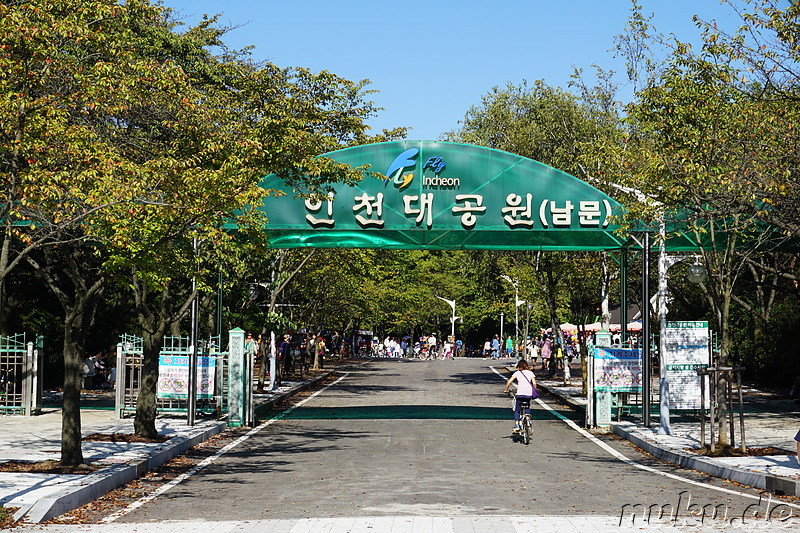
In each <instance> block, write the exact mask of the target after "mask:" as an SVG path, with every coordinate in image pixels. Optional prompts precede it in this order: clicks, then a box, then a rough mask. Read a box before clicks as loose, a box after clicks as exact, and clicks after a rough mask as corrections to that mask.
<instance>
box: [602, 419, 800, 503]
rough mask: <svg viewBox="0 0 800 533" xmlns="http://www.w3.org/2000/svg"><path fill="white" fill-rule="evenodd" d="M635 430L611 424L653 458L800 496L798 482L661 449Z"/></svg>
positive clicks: (773, 491) (631, 427)
mask: <svg viewBox="0 0 800 533" xmlns="http://www.w3.org/2000/svg"><path fill="white" fill-rule="evenodd" d="M635 428H636V426H634V425H632V424H620V423H616V424H612V426H611V431H612V432H613V433H614V434H615V435H618V436H620V437H622V438H623V439H626V440H628V441H630V442H631V443H633V444H635V445H636V446H638V447H639V448H641V449H643V450H644V451H646V452H647V453H649V454H650V455H652V456H654V457H656V458H658V459H661V460H663V461H667V462H669V463H672V464H676V465H678V466H681V467H684V468H689V469H692V470H697V471H699V472H704V473H706V474H710V475H712V476H715V477H719V478H723V479H729V480H731V481H735V482H736V483H741V484H742V485H748V486H750V487H755V488H757V489H763V490H766V491H769V492H772V493H782V494H785V495H788V496H800V482H798V481H795V480H793V479H788V478H784V477H777V476H772V475H770V474H765V473H762V472H753V471H751V470H744V469H741V468H736V467H733V466H728V465H724V464H720V463H717V462H715V461H714V460H713V459H708V458H706V457H703V456H699V455H695V454H693V453H690V452H684V451H680V450H670V449H667V448H662V447H660V446H658V445H657V444H655V443H653V442H651V441H648V440H647V439H644V438H642V437H640V436H639V435H637V434H636V432H635Z"/></svg>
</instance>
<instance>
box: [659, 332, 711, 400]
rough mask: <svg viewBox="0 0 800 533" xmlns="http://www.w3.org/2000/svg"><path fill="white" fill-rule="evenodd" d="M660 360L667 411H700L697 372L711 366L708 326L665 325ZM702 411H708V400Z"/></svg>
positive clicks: (698, 377)
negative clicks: (666, 387) (667, 387)
mask: <svg viewBox="0 0 800 533" xmlns="http://www.w3.org/2000/svg"><path fill="white" fill-rule="evenodd" d="M663 357H664V368H665V370H666V378H667V383H669V408H670V409H700V376H698V375H697V370H698V369H703V368H708V366H709V362H710V357H711V351H710V350H709V332H708V322H704V321H697V322H667V327H666V329H665V330H664V355H663ZM704 407H705V408H708V398H706V405H705V406H704Z"/></svg>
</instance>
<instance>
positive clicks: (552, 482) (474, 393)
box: [118, 359, 757, 523]
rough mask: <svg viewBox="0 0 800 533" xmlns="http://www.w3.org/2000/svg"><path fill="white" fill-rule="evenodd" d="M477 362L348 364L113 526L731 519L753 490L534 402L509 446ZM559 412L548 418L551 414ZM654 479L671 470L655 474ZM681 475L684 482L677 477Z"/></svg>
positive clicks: (493, 378)
mask: <svg viewBox="0 0 800 533" xmlns="http://www.w3.org/2000/svg"><path fill="white" fill-rule="evenodd" d="M498 363H499V362H497V361H488V360H483V359H460V360H456V361H452V360H447V361H405V360H377V361H373V362H370V363H368V364H365V365H361V366H354V367H352V369H350V371H349V372H348V373H347V374H346V375H345V376H344V378H343V379H342V380H341V381H339V382H337V383H336V384H334V385H332V386H330V387H329V388H326V389H324V390H322V391H321V392H320V393H319V394H318V395H317V396H315V397H313V398H312V399H310V400H309V401H308V402H307V403H305V404H303V405H302V406H301V407H299V408H297V409H296V410H294V411H292V412H291V413H289V414H287V415H286V416H285V417H284V418H282V419H281V420H278V421H276V422H274V423H272V424H269V425H266V426H264V427H263V428H262V429H261V430H260V431H258V432H257V433H255V434H254V435H252V436H251V437H250V438H249V439H248V440H246V441H244V442H243V443H241V444H240V445H238V446H237V447H235V448H233V449H232V450H231V451H230V452H228V453H226V454H225V455H223V456H222V457H220V458H219V459H218V460H217V461H216V462H214V463H212V464H211V465H209V466H208V467H206V468H204V469H202V470H200V471H198V472H197V473H196V474H194V475H193V476H191V477H189V478H188V479H186V480H185V481H183V482H182V483H180V484H178V485H177V486H175V487H173V488H171V489H170V490H168V491H166V492H165V493H164V494H162V495H161V496H159V497H157V498H155V499H154V500H153V501H151V502H149V503H147V504H145V505H143V506H142V507H140V508H139V509H137V510H135V511H133V512H130V513H129V514H126V515H125V516H123V517H121V518H119V520H118V521H119V522H127V523H136V522H153V521H164V520H201V521H202V520H208V521H224V520H260V519H278V518H280V519H297V518H308V517H317V518H322V517H360V516H397V515H412V516H462V515H463V516H483V515H516V516H520V515H543V516H565V515H568V516H592V515H598V516H599V515H603V516H616V515H619V514H620V512H621V511H622V509H623V507H624V506H626V505H629V506H630V505H634V504H643V505H645V506H650V505H659V506H668V505H669V504H672V506H680V507H682V508H683V507H685V508H686V509H689V508H690V507H691V506H694V509H701V508H702V506H707V507H706V508H710V507H709V506H711V505H713V506H716V509H717V511H718V512H720V510H724V511H726V512H729V513H730V514H731V515H732V516H734V515H738V514H741V513H743V512H745V510H746V509H748V506H751V507H750V509H751V510H752V509H753V507H752V506H753V505H754V503H757V502H755V501H754V500H753V499H748V498H746V497H743V496H739V495H737V494H730V493H726V492H720V491H718V490H715V489H714V488H712V487H722V488H727V489H728V490H731V491H734V492H747V493H749V494H751V495H756V494H757V492H756V491H754V490H750V489H746V488H741V487H735V486H732V485H731V484H728V483H726V482H723V481H720V480H715V479H709V478H708V477H707V476H704V475H702V474H699V473H696V472H691V471H686V470H680V469H677V468H675V467H672V466H670V465H664V464H660V463H658V462H657V461H655V460H653V459H652V458H650V457H649V456H646V455H644V454H642V453H640V452H638V451H637V450H636V449H634V448H633V447H632V446H630V445H629V444H628V443H627V442H623V441H619V440H615V439H613V438H611V437H609V436H601V437H600V440H601V441H602V442H603V443H605V444H606V445H607V446H610V447H611V448H612V449H613V450H617V451H618V452H621V453H622V454H624V455H625V456H626V457H627V458H628V459H629V460H630V461H631V462H633V463H635V464H631V462H626V461H622V460H620V459H619V458H618V457H615V456H613V455H612V454H611V453H609V451H608V450H607V449H604V448H603V447H601V446H599V445H598V444H597V443H596V442H595V441H593V440H591V439H590V438H588V437H587V436H586V435H585V434H583V433H581V432H579V431H577V430H576V429H575V428H573V427H570V426H569V425H568V424H567V423H566V422H565V421H564V420H563V419H562V418H561V417H564V418H566V419H570V418H571V419H576V415H575V414H574V413H573V412H572V411H570V410H569V409H568V408H566V407H562V406H559V405H558V404H557V403H556V402H555V401H554V400H553V399H552V398H548V397H547V396H543V397H542V398H541V399H542V400H543V401H544V404H546V405H549V406H550V407H551V408H552V409H553V410H554V412H551V411H549V410H547V409H546V408H545V407H544V404H540V405H536V406H535V410H534V426H535V434H534V442H532V443H531V445H530V446H525V445H523V444H521V443H515V442H512V439H511V428H512V426H513V414H512V411H511V409H510V404H511V402H510V399H509V398H508V397H507V396H504V395H503V394H502V389H503V384H504V380H503V378H501V377H500V376H498V375H497V373H495V372H494V371H493V370H492V369H491V368H490V365H492V364H494V365H495V366H498V367H499V364H498ZM559 415H560V416H561V417H559ZM637 465H644V466H647V467H650V468H654V469H656V470H657V471H658V472H663V473H667V474H671V475H672V476H678V477H679V479H676V478H674V477H669V476H664V475H660V474H659V473H657V472H654V471H652V470H646V469H643V468H641V467H640V466H637ZM684 480H687V481H684Z"/></svg>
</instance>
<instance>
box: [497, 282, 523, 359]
mask: <svg viewBox="0 0 800 533" xmlns="http://www.w3.org/2000/svg"><path fill="white" fill-rule="evenodd" d="M500 277H501V278H503V279H504V280H506V281H507V282H509V283H510V284H512V285H513V286H514V301H515V302H516V305H514V331H515V335H514V344H515V345H517V346H519V305H520V304H521V303H525V302H524V300H523V301H520V299H519V286H518V285H517V280H515V279H513V278H512V277H511V276H506V275H505V274H500Z"/></svg>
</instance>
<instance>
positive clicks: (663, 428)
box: [657, 222, 706, 435]
mask: <svg viewBox="0 0 800 533" xmlns="http://www.w3.org/2000/svg"><path fill="white" fill-rule="evenodd" d="M662 224H663V222H662ZM661 231H662V233H661V242H660V244H659V249H658V251H659V256H658V293H657V294H658V321H659V336H658V354H659V357H658V361H659V374H660V375H659V387H658V391H659V401H658V404H659V427H658V434H659V435H672V428H671V427H670V422H669V382H668V381H667V358H666V353H667V339H666V330H667V311H668V308H667V305H668V301H667V300H668V290H667V279H668V277H667V271H668V270H669V269H670V267H672V266H673V265H675V264H677V263H680V262H681V261H684V260H686V259H694V260H695V264H693V265H692V266H691V267H689V273H688V275H687V277H688V278H689V281H691V282H693V283H702V282H703V281H704V280H705V276H706V271H705V268H704V267H703V266H702V265H701V264H700V263H699V261H698V257H697V256H678V255H667V253H666V245H665V240H666V239H665V238H664V237H665V234H664V228H663V225H662V228H661Z"/></svg>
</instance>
